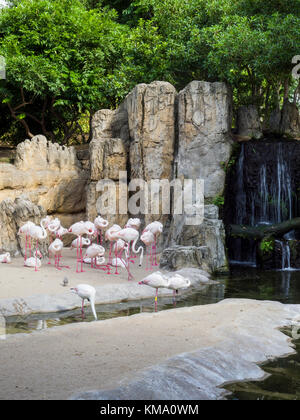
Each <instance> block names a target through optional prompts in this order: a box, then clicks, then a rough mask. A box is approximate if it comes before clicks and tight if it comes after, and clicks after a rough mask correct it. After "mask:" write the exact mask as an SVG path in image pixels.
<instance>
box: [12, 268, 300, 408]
mask: <svg viewBox="0 0 300 420" xmlns="http://www.w3.org/2000/svg"><path fill="white" fill-rule="evenodd" d="M216 280H218V281H219V283H218V284H214V285H209V286H205V287H203V286H202V287H196V288H191V289H190V290H189V291H188V292H187V293H186V294H183V295H182V296H178V298H177V301H176V307H177V308H181V307H187V306H196V305H206V304H212V303H217V302H220V301H222V300H223V299H229V298H230V299H233V298H234V299H257V300H271V301H279V302H282V303H287V304H300V271H259V270H257V269H255V268H251V267H234V268H232V270H231V273H230V275H226V276H219V277H217V278H216ZM172 308H174V302H173V299H172V298H171V297H161V298H159V300H158V310H159V311H162V310H167V309H172ZM96 310H97V314H98V319H99V320H105V319H110V318H115V317H120V316H131V315H134V314H138V313H141V312H154V293H153V299H144V300H141V301H127V302H122V303H119V304H107V305H98V306H97V307H96ZM90 321H93V316H92V314H91V311H90V310H89V308H86V317H85V318H84V319H83V318H82V316H81V311H80V309H76V310H73V311H65V312H61V313H51V314H33V315H29V316H18V317H9V318H7V319H6V323H7V325H6V326H7V334H17V333H30V332H32V331H36V330H41V329H45V328H51V327H55V326H60V325H67V324H71V323H77V322H90ZM284 332H285V333H286V334H288V335H290V330H289V329H286V330H284ZM293 343H294V344H295V346H296V351H297V353H296V354H295V355H292V356H290V357H287V358H282V359H278V360H275V361H272V362H269V363H267V364H265V365H264V366H263V367H262V368H263V370H264V371H265V372H266V373H268V374H270V375H271V376H269V377H268V378H266V379H265V380H263V381H255V382H242V383H235V384H231V385H228V386H226V387H225V388H226V390H228V391H230V392H231V393H232V394H231V395H228V396H227V397H226V398H227V399H229V400H298V399H300V339H299V340H296V341H293Z"/></svg>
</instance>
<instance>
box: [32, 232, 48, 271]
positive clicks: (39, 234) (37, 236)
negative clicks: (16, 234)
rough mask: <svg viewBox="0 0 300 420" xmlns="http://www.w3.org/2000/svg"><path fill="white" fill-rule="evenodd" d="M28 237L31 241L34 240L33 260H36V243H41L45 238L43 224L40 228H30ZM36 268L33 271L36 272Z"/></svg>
mask: <svg viewBox="0 0 300 420" xmlns="http://www.w3.org/2000/svg"><path fill="white" fill-rule="evenodd" d="M29 236H30V237H31V238H32V239H35V240H36V252H35V259H36V260H37V259H38V242H39V241H43V240H44V239H46V238H47V232H46V229H45V228H44V226H43V224H41V226H37V225H34V226H31V227H30V229H29ZM37 269H38V267H37V266H36V267H35V271H37Z"/></svg>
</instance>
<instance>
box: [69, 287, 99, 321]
mask: <svg viewBox="0 0 300 420" xmlns="http://www.w3.org/2000/svg"><path fill="white" fill-rule="evenodd" d="M71 290H72V292H74V293H76V294H77V295H78V296H79V297H80V298H81V299H82V308H81V311H82V316H84V301H85V300H88V301H89V302H90V304H91V308H92V312H93V315H94V318H95V320H97V319H98V318H97V313H96V309H95V298H96V289H95V288H94V287H93V286H90V285H88V284H79V285H78V286H76V287H74V288H72V289H71Z"/></svg>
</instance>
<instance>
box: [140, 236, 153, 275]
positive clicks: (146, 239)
mask: <svg viewBox="0 0 300 420" xmlns="http://www.w3.org/2000/svg"><path fill="white" fill-rule="evenodd" d="M141 241H142V242H143V243H144V244H145V245H146V261H147V266H146V270H147V271H148V270H150V271H151V270H152V267H153V253H152V250H153V244H154V242H155V236H154V234H153V233H152V232H150V230H149V231H146V232H144V233H143V234H142V235H141ZM149 257H150V262H151V266H150V268H149Z"/></svg>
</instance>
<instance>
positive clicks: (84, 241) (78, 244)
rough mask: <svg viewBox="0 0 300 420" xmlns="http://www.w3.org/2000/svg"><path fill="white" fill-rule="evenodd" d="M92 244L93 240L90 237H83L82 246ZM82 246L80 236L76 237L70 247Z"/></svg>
mask: <svg viewBox="0 0 300 420" xmlns="http://www.w3.org/2000/svg"><path fill="white" fill-rule="evenodd" d="M89 245H91V240H90V239H88V238H81V246H82V247H84V246H89ZM79 246H80V238H77V239H74V241H73V242H72V243H71V247H70V249H74V248H78V247H79Z"/></svg>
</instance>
